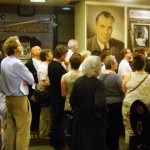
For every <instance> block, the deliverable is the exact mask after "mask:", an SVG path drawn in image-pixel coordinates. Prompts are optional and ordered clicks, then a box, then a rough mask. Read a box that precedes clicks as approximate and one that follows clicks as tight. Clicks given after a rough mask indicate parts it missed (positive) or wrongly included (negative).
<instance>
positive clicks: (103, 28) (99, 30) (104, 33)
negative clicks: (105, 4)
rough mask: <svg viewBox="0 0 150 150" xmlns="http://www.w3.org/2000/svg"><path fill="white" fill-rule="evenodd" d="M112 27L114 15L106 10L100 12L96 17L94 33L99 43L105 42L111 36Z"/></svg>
mask: <svg viewBox="0 0 150 150" xmlns="http://www.w3.org/2000/svg"><path fill="white" fill-rule="evenodd" d="M113 28H114V17H113V16H112V15H111V13H109V12H107V11H102V12H100V13H99V14H98V15H97V17H96V26H95V29H96V35H97V38H98V40H99V42H100V43H102V44H104V45H105V44H106V43H108V42H109V39H110V38H111V35H112V32H113Z"/></svg>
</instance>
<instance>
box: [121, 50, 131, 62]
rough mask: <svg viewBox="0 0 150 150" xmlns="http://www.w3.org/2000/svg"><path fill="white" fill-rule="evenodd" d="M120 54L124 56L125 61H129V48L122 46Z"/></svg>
mask: <svg viewBox="0 0 150 150" xmlns="http://www.w3.org/2000/svg"><path fill="white" fill-rule="evenodd" d="M122 54H123V56H124V59H126V60H127V61H130V60H131V59H132V52H131V50H130V49H128V48H124V49H123V50H122Z"/></svg>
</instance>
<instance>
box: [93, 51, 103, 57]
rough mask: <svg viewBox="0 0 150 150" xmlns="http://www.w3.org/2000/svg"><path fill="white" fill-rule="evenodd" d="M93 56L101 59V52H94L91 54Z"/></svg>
mask: <svg viewBox="0 0 150 150" xmlns="http://www.w3.org/2000/svg"><path fill="white" fill-rule="evenodd" d="M91 55H93V56H99V57H100V55H101V52H100V51H98V50H94V51H93V52H92V53H91Z"/></svg>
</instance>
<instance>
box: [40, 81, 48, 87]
mask: <svg viewBox="0 0 150 150" xmlns="http://www.w3.org/2000/svg"><path fill="white" fill-rule="evenodd" d="M39 85H40V86H43V87H47V86H50V83H49V81H46V80H40V81H39Z"/></svg>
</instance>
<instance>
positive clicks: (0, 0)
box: [0, 0, 150, 6]
mask: <svg viewBox="0 0 150 150" xmlns="http://www.w3.org/2000/svg"><path fill="white" fill-rule="evenodd" d="M45 1H46V2H45V3H42V5H47V6H64V5H75V4H76V3H78V2H80V1H93V2H94V1H95V2H114V3H128V4H142V5H150V0H45ZM0 4H22V5H25V4H31V5H41V3H30V0H0Z"/></svg>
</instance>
